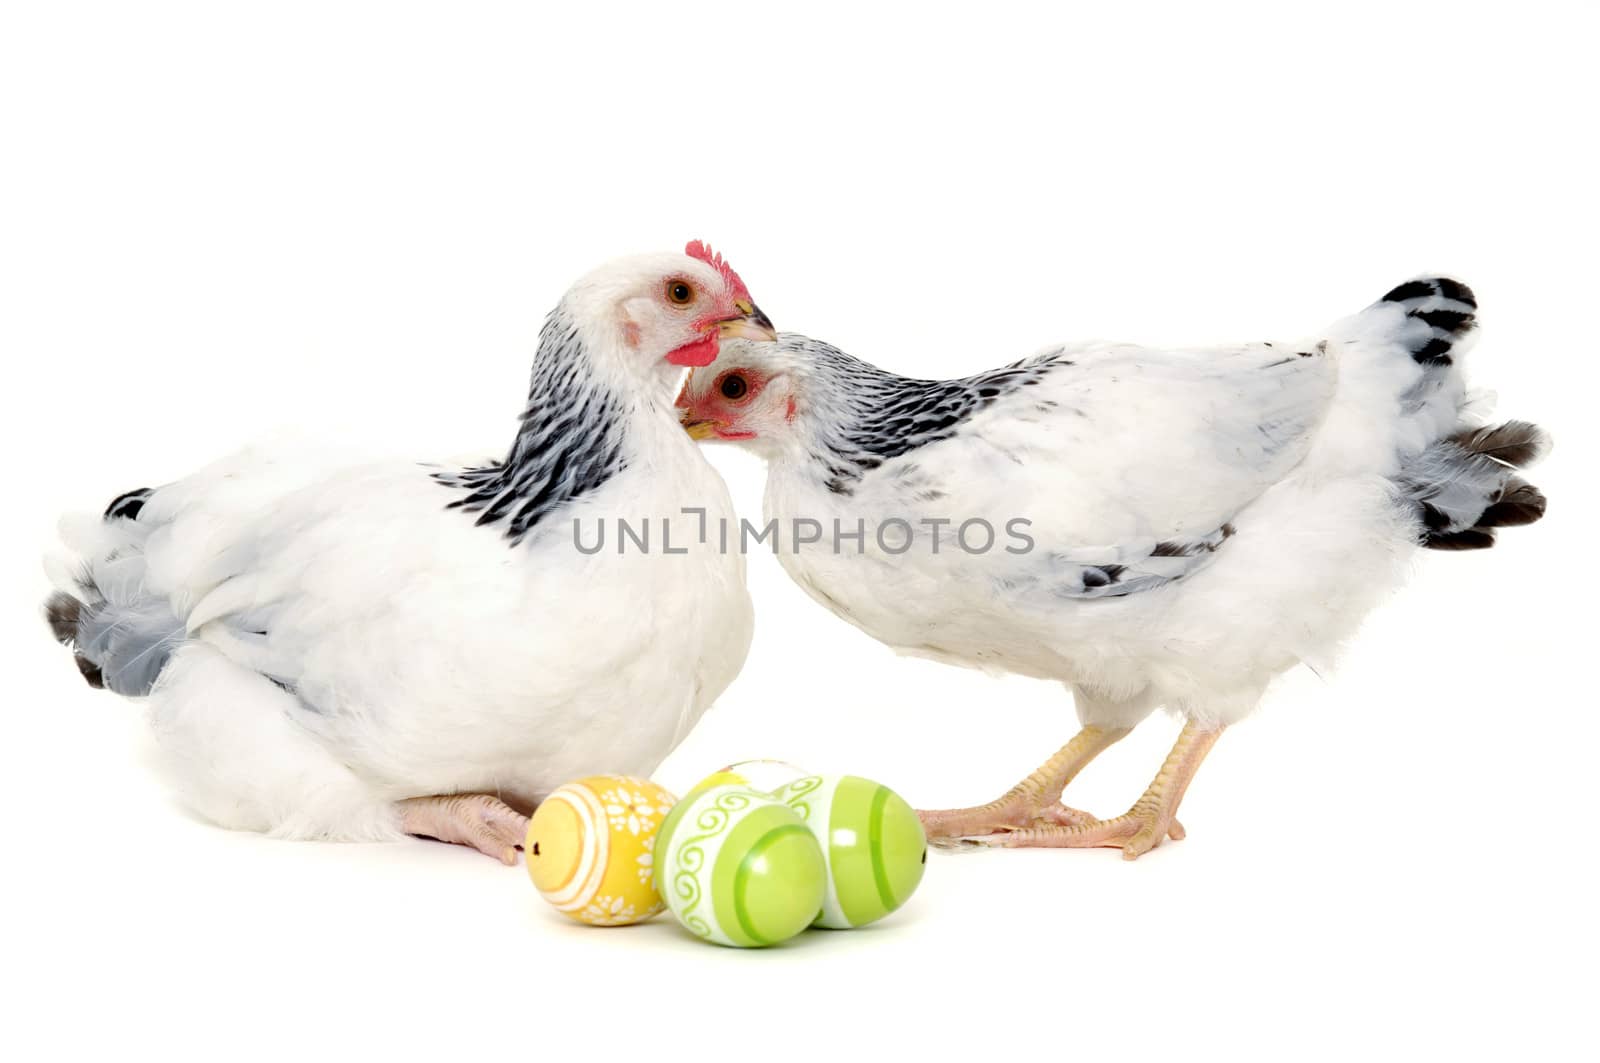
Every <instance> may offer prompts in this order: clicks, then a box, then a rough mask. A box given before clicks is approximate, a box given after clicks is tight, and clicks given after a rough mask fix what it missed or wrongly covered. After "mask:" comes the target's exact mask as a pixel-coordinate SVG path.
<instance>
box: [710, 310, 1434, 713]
mask: <svg viewBox="0 0 1600 1063" xmlns="http://www.w3.org/2000/svg"><path fill="white" fill-rule="evenodd" d="M1437 304H1438V300H1434V302H1433V303H1431V304H1428V303H1425V304H1424V305H1437ZM1449 305H1454V304H1449ZM1419 330H1420V331H1419ZM1427 335H1428V329H1427V326H1426V325H1424V324H1423V323H1422V322H1420V321H1418V320H1415V319H1414V318H1413V317H1409V316H1408V315H1407V312H1406V309H1405V308H1403V307H1401V306H1399V305H1397V304H1394V303H1380V304H1378V305H1376V306H1374V307H1372V308H1370V309H1369V310H1367V311H1365V312H1364V313H1362V314H1358V315H1355V316H1353V317H1351V318H1349V319H1347V320H1346V321H1344V322H1341V323H1340V324H1339V325H1337V326H1335V327H1334V328H1332V329H1331V330H1329V332H1327V333H1326V334H1325V335H1324V336H1323V337H1320V338H1318V339H1313V340H1310V341H1307V342H1306V343H1303V344H1272V345H1269V344H1251V345H1246V346H1241V347H1236V348H1221V349H1213V350H1174V351H1164V350H1147V349H1142V348H1138V347H1132V346H1126V345H1109V344H1090V345H1083V346H1078V347H1068V348H1052V349H1051V350H1050V351H1049V352H1046V353H1045V354H1043V355H1041V356H1039V357H1040V358H1041V359H1044V360H1046V361H1048V360H1050V359H1056V360H1060V359H1065V360H1066V361H1068V362H1070V363H1071V364H1070V366H1069V367H1062V368H1056V369H1052V370H1050V371H1049V372H1048V373H1047V374H1046V375H1044V376H1043V377H1042V378H1041V379H1039V380H1038V381H1036V382H1033V383H1031V384H1030V385H1029V386H1023V387H1018V388H1016V389H1015V390H1012V391H1010V392H1009V393H1007V394H1004V395H1002V396H1001V397H999V398H998V399H996V400H994V401H993V402H992V404H991V405H989V406H988V407H987V408H984V409H981V410H979V411H978V412H976V413H973V414H972V415H971V416H970V417H968V418H967V419H966V420H965V421H964V422H962V423H961V424H960V426H959V428H958V429H956V430H955V431H954V432H953V434H951V435H949V437H948V438H942V439H939V440H938V441H935V442H930V443H927V444H926V445H922V446H919V447H917V448H915V449H912V450H910V451H908V452H906V453H903V454H900V455H899V456H895V457H891V458H889V459H888V460H885V461H882V462H881V463H875V464H873V465H872V466H871V467H870V468H869V470H868V471H865V472H863V473H861V474H860V477H859V479H858V480H856V481H854V482H852V483H850V484H849V485H848V487H849V489H848V490H845V491H840V490H838V488H837V485H832V484H830V482H829V479H830V477H829V475H828V468H827V463H826V462H821V463H819V461H818V460H817V458H816V455H817V454H819V453H825V451H824V450H822V448H821V447H820V446H819V444H818V439H819V438H820V437H819V436H817V435H808V433H807V431H806V429H805V428H803V427H802V428H799V429H797V430H796V431H795V432H794V433H791V434H790V435H789V436H787V437H783V436H782V433H777V434H776V435H777V436H778V437H779V438H777V439H765V440H761V441H758V442H756V443H754V444H752V445H754V446H756V447H757V448H758V449H761V450H762V451H763V453H765V455H766V456H767V457H768V459H769V461H770V471H769V477H768V482H767V490H766V499H765V510H766V515H767V517H768V519H772V518H776V519H777V520H778V521H779V525H780V527H789V526H790V525H791V522H792V521H794V520H795V519H797V518H800V519H812V520H817V521H819V522H820V523H821V524H822V525H823V527H824V528H825V529H828V530H829V532H830V534H831V530H832V527H833V525H834V522H835V521H837V522H838V523H839V525H841V526H842V527H843V528H844V529H845V531H847V532H853V531H854V530H855V529H856V528H857V527H858V522H859V521H861V520H863V519H864V521H865V525H866V528H867V529H868V530H867V534H866V535H865V537H864V545H863V548H862V549H860V550H858V549H857V546H856V542H855V540H847V541H845V543H844V545H843V548H842V549H840V550H837V551H835V550H834V549H833V548H832V544H831V542H830V535H824V541H823V542H822V543H821V544H818V545H817V546H812V547H805V548H800V549H793V550H782V551H780V557H781V560H782V563H783V565H784V567H785V568H786V569H787V570H788V572H789V574H790V575H791V576H792V577H793V579H794V580H795V581H796V582H797V583H799V584H800V585H801V586H802V587H803V588H805V589H806V590H807V591H808V592H809V593H810V594H811V595H812V596H813V597H814V598H816V599H817V600H818V601H820V602H822V603H823V604H824V605H826V606H827V607H828V608H830V609H831V610H833V611H834V612H835V613H837V614H838V615H840V616H841V617H844V618H845V619H847V620H849V621H851V622H852V623H854V624H856V625H857V626H858V627H860V628H862V629H863V630H865V631H866V632H868V633H869V634H871V635H872V636H874V637H875V638H877V639H879V640H881V641H883V642H885V643H887V644H889V645H891V646H893V647H895V648H896V649H898V650H900V651H902V652H906V653H910V654H916V655H922V656H930V657H935V658H938V659H941V660H945V661H949V662H952V663H958V664H964V665H970V666H975V667H980V668H985V669H990V670H995V671H1006V672H1017V673H1022V674H1026V675H1031V676H1037V677H1041V678H1050V679H1057V680H1061V681H1063V682H1065V683H1067V684H1069V685H1070V686H1071V687H1073V688H1074V689H1075V691H1076V693H1077V695H1078V697H1077V701H1078V707H1079V714H1080V716H1081V717H1082V719H1083V722H1084V723H1086V724H1089V723H1092V724H1099V725H1116V726H1131V725H1132V724H1134V723H1136V722H1137V721H1138V720H1139V719H1141V718H1143V717H1144V716H1145V715H1146V714H1148V713H1149V712H1150V711H1151V710H1152V709H1153V708H1154V707H1156V706H1158V705H1164V706H1167V707H1169V708H1171V709H1173V710H1175V711H1177V712H1180V713H1183V714H1185V715H1187V716H1189V717H1191V718H1197V719H1200V720H1202V721H1205V722H1210V723H1220V724H1230V723H1233V722H1235V721H1237V720H1238V719H1240V718H1241V717H1242V716H1244V715H1245V714H1247V713H1248V712H1249V711H1250V710H1251V709H1252V708H1253V707H1254V706H1255V705H1256V704H1257V701H1258V699H1259V698H1260V695H1261V694H1262V692H1263V690H1264V689H1265V687H1266V686H1267V684H1268V683H1269V682H1270V681H1271V680H1272V678H1273V677H1275V676H1276V675H1278V674H1279V673H1281V672H1283V671H1284V670H1286V669H1288V668H1290V667H1291V666H1293V665H1295V664H1296V663H1300V662H1306V663H1311V664H1313V665H1321V664H1323V663H1325V662H1327V660H1328V659H1329V658H1330V656H1331V655H1332V654H1333V652H1334V651H1335V649H1336V648H1337V646H1338V644H1339V642H1340V641H1341V640H1342V639H1344V638H1345V637H1346V636H1348V635H1350V634H1351V633H1352V632H1353V631H1354V629H1355V628H1356V626H1357V624H1358V623H1359V622H1360V620H1361V618H1362V617H1363V616H1364V614H1365V613H1366V612H1367V611H1368V610H1369V609H1370V608H1371V607H1372V606H1373V605H1374V604H1375V603H1376V602H1377V601H1378V600H1379V599H1381V598H1382V597H1383V596H1384V595H1385V594H1387V593H1389V592H1390V591H1391V590H1393V589H1394V588H1395V587H1397V586H1398V585H1399V584H1400V583H1401V582H1402V580H1403V579H1404V576H1405V573H1406V570H1407V561H1408V559H1409V558H1410V557H1411V556H1412V554H1413V551H1414V550H1415V549H1416V546H1417V542H1418V523H1417V514H1416V507H1415V505H1414V504H1413V503H1412V502H1410V501H1408V500H1407V499H1405V498H1403V497H1401V495H1400V492H1399V491H1398V490H1397V488H1396V484H1395V482H1394V477H1395V475H1396V473H1397V472H1398V471H1399V470H1400V468H1401V466H1402V464H1403V463H1404V462H1405V461H1407V460H1408V459H1411V458H1414V457H1415V456H1416V455H1417V454H1419V453H1420V452H1421V451H1422V450H1423V449H1424V448H1425V447H1427V446H1428V445H1429V444H1430V443H1432V442H1433V441H1435V440H1438V439H1440V438H1441V437H1443V436H1445V435H1447V434H1448V433H1449V432H1450V431H1451V430H1452V428H1453V427H1454V426H1455V425H1456V422H1457V417H1458V414H1459V408H1460V406H1461V401H1462V384H1461V379H1460V374H1459V372H1458V371H1457V370H1455V369H1453V368H1451V369H1447V370H1440V369H1438V368H1437V367H1430V366H1425V365H1423V364H1420V363H1419V362H1418V361H1417V360H1414V358H1413V357H1412V351H1413V350H1414V349H1415V348H1416V347H1418V346H1420V344H1421V342H1423V340H1424V339H1425V338H1426V337H1427ZM1419 337H1420V338H1419ZM786 342H787V341H786ZM796 342H799V341H796ZM804 342H810V341H804ZM1463 348H1464V344H1460V343H1458V344H1457V346H1456V353H1457V354H1459V353H1460V352H1461V350H1462V349H1463ZM761 351H762V347H761V346H760V345H743V346H742V347H741V350H740V352H739V353H738V354H737V355H735V356H734V360H733V364H734V365H739V364H743V363H744V362H745V361H748V362H749V363H750V364H752V365H755V366H757V367H759V368H760V369H761V370H762V371H764V372H774V373H781V372H784V371H786V367H787V368H792V367H793V366H795V365H800V364H803V359H800V358H795V357H794V356H793V355H792V354H791V355H790V356H789V358H790V360H789V361H787V362H784V363H781V364H780V363H778V362H777V361H775V360H773V359H772V357H771V356H770V355H765V354H762V353H761ZM1029 364H1030V363H1028V362H1024V363H1021V365H1022V366H1023V367H1026V366H1028V365H1029ZM1446 364H1447V365H1448V362H1447V363H1446ZM794 371H795V372H797V373H799V374H801V375H802V376H804V375H805V374H806V373H807V370H805V369H803V368H802V369H795V370H794ZM800 395H801V399H800V401H801V403H802V405H803V406H804V407H805V408H803V409H802V415H801V417H800V418H799V421H798V422H797V423H798V424H802V425H803V424H806V423H816V422H817V421H818V419H819V418H826V417H827V416H828V414H829V411H828V410H827V409H825V408H822V407H825V406H826V404H827V402H828V399H827V398H826V396H825V395H821V394H819V389H818V388H817V386H816V381H814V380H812V381H809V383H808V385H807V386H806V387H805V388H802V389H801V391H800ZM808 402H809V403H810V405H809V406H805V404H806V403H808ZM791 416H793V415H792V414H791ZM941 518H942V519H946V520H950V521H952V522H953V523H952V524H950V525H949V526H947V527H945V528H943V530H942V535H941V536H940V547H939V551H938V553H934V552H933V551H932V549H931V544H930V542H929V539H928V532H927V530H926V528H925V526H922V525H920V523H919V522H921V521H923V520H926V519H941ZM971 518H981V519H983V520H984V521H986V522H987V523H988V525H989V526H990V527H993V528H994V529H996V531H997V532H998V533H999V539H998V542H997V544H996V545H995V546H994V547H993V548H992V549H989V550H986V551H981V552H968V551H967V550H964V549H963V548H962V547H961V544H960V542H959V540H958V538H957V536H956V532H957V525H959V524H960V523H961V522H963V521H965V520H968V519H971ZM1014 518H1024V519H1026V520H1027V521H1028V522H1029V524H1028V525H1027V527H1026V535H1027V536H1028V537H1030V538H1031V539H1032V540H1033V543H1034V546H1033V548H1032V549H1031V550H1030V551H1028V552H1026V553H1021V554H1017V553H1011V552H1008V551H1007V550H1006V549H1005V548H1004V547H1005V546H1006V545H1007V544H1008V542H1015V540H1010V539H1008V538H1007V535H1006V532H1005V530H1004V529H1006V528H1007V526H1008V522H1010V521H1012V520H1013V519H1014ZM896 519H898V520H904V521H907V522H909V523H911V524H912V525H913V526H914V527H916V528H917V531H918V538H917V540H916V541H915V542H914V544H913V545H912V546H911V548H910V549H907V550H904V551H903V552H886V551H885V550H884V549H883V548H882V544H880V543H879V542H877V541H876V538H875V536H874V534H873V531H872V529H874V528H876V527H879V526H882V525H883V524H884V522H887V521H891V520H896ZM975 527H978V526H975ZM1219 529H1224V530H1221V531H1219ZM1207 536H1210V537H1211V539H1210V541H1211V543H1212V544H1213V545H1214V546H1215V549H1214V551H1213V550H1210V549H1201V550H1196V551H1195V554H1194V556H1192V557H1171V556H1161V553H1160V551H1159V550H1155V551H1154V553H1153V548H1154V547H1155V544H1157V543H1158V542H1167V541H1173V540H1185V539H1188V540H1199V539H1204V538H1205V537H1207ZM1224 538H1225V539H1226V541H1225V542H1222V541H1221V540H1222V539H1224ZM973 539H974V540H976V543H975V544H974V545H979V544H981V543H982V541H983V535H982V534H981V532H975V534H974V535H973ZM890 542H891V547H892V548H894V549H895V550H898V547H899V543H900V540H899V539H896V538H893V537H891V540H890ZM1019 546H1020V544H1019ZM1108 563H1109V564H1113V565H1116V566H1121V567H1123V568H1125V569H1126V571H1125V572H1122V573H1121V574H1120V576H1119V578H1120V579H1121V580H1122V581H1123V583H1124V584H1125V585H1126V584H1128V583H1136V582H1137V581H1139V580H1141V579H1148V581H1149V583H1148V585H1147V589H1142V590H1138V591H1136V592H1133V593H1126V594H1124V595H1122V596H1102V597H1096V596H1094V595H1093V594H1091V593H1090V592H1088V591H1086V590H1085V589H1084V587H1083V586H1082V585H1081V584H1073V583H1072V580H1073V578H1074V577H1073V576H1072V575H1071V574H1072V573H1073V572H1075V571H1076V570H1077V567H1076V566H1077V565H1091V566H1092V565H1104V564H1108ZM1175 576H1176V577H1177V578H1173V577H1175Z"/></svg>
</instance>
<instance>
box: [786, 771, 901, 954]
mask: <svg viewBox="0 0 1600 1063" xmlns="http://www.w3.org/2000/svg"><path fill="white" fill-rule="evenodd" d="M773 796H774V797H776V798H777V799H778V800H780V801H782V802H783V803H784V804H786V805H788V806H789V807H790V808H792V809H794V810H795V812H797V813H798V814H799V815H800V817H801V818H802V819H804V820H805V822H806V826H808V827H810V828H811V833H812V834H813V835H815V836H816V839H817V843H818V844H819V845H820V846H821V847H822V854H823V858H824V860H825V861H826V863H827V868H828V885H827V894H826V896H825V897H824V898H823V903H822V914H820V915H818V916H817V922H816V925H817V926H823V927H828V928H829V929H831V930H847V929H849V928H850V927H855V926H866V925H867V924H868V923H873V922H876V921H877V920H879V919H882V918H883V917H884V916H886V915H888V914H889V913H890V912H892V911H894V910H895V909H896V908H899V907H900V906H901V905H902V904H904V903H906V901H907V900H909V899H910V898H911V894H912V893H914V892H916V889H917V885H918V883H920V882H921V881H922V872H923V869H924V866H925V865H926V864H927V861H928V839H927V836H926V835H925V834H923V832H922V821H921V820H919V819H918V818H917V814H916V812H914V811H913V810H912V808H911V806H910V805H908V804H906V803H905V801H904V800H903V799H901V797H900V795H898V794H896V793H895V792H894V791H893V790H891V789H889V788H888V787H887V786H883V785H881V784H879V783H875V782H873V781H872V780H871V779H863V778H861V777H860V776H857V775H808V776H806V777H805V778H803V779H796V780H795V781H794V782H791V783H787V784H785V785H783V786H780V787H779V788H778V789H777V790H775V791H773Z"/></svg>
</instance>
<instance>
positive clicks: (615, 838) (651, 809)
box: [523, 775, 677, 926]
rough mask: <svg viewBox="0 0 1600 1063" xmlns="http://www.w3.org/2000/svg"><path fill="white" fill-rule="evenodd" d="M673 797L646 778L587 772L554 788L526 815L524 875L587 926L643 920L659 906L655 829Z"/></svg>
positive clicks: (546, 897) (564, 912) (662, 905)
mask: <svg viewBox="0 0 1600 1063" xmlns="http://www.w3.org/2000/svg"><path fill="white" fill-rule="evenodd" d="M676 803H677V798H675V797H673V796H672V795H671V794H670V793H668V792H667V791H666V790H663V789H662V788H661V787H659V786H657V785H656V784H655V783H653V782H651V781H650V780H649V779H637V778H633V777H630V776H626V775H592V776H590V777H589V778H586V779H579V780H578V781H576V782H569V783H567V784H566V785H565V786H562V787H560V788H559V789H557V790H556V791H555V792H553V793H552V794H551V795H550V796H549V797H546V798H545V799H544V802H543V803H542V804H540V805H539V807H538V809H537V810H536V811H535V812H534V814H533V818H532V819H531V820H529V821H528V837H527V841H526V843H525V844H524V846H523V848H524V853H525V856H526V859H527V864H528V877H530V878H532V879H533V885H534V888H535V889H537V890H538V891H539V895H540V896H541V897H543V898H544V899H545V900H547V901H549V902H550V903H551V904H552V905H554V906H555V909H556V911H558V912H560V913H561V914H562V915H565V916H567V917H569V918H571V919H576V920H577V921H578V922H580V923H587V924H589V925H590V926H626V925H627V924H629V923H641V922H643V921H644V920H646V919H649V918H650V917H651V916H653V915H655V914H656V913H657V912H659V911H661V910H662V908H664V907H665V905H664V904H663V903H662V900H661V895H660V894H659V893H657V892H656V884H655V866H654V859H655V853H654V850H655V841H656V832H657V831H658V830H659V829H660V827H661V821H662V820H663V819H664V818H665V817H666V814H667V810H668V809H670V808H671V807H672V806H673V805H674V804H676Z"/></svg>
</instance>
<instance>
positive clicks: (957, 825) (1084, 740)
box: [917, 726, 1128, 845]
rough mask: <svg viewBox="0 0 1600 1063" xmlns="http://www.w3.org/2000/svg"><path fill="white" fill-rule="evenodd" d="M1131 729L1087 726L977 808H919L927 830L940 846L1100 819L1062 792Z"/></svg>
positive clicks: (1082, 824) (1080, 823)
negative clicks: (1063, 796)
mask: <svg viewBox="0 0 1600 1063" xmlns="http://www.w3.org/2000/svg"><path fill="white" fill-rule="evenodd" d="M1127 733H1128V731H1127V729H1126V728H1107V727H1092V726H1091V727H1085V728H1084V729H1083V730H1081V731H1079V732H1078V733H1077V734H1076V735H1075V736H1074V737H1073V739H1072V741H1070V742H1068V743H1067V744H1066V745H1064V746H1062V747H1061V749H1060V750H1059V751H1058V752H1057V753H1056V755H1055V756H1053V757H1051V758H1050V759H1049V760H1047V761H1045V762H1044V764H1042V765H1040V767H1039V770H1038V771H1036V772H1034V773H1033V774H1032V775H1030V776H1028V777H1027V778H1026V779H1024V780H1022V781H1021V782H1020V783H1018V784H1017V785H1015V786H1013V787H1012V788H1011V789H1010V790H1009V791H1007V792H1006V794H1005V796H1003V797H1001V798H1000V799H999V800H996V801H991V802H989V803H988V804H986V805H979V806H978V807H976V808H954V809H944V810H941V811H937V812H918V813H917V815H918V816H919V817H921V819H922V829H923V830H924V831H926V832H927V834H928V839H929V840H930V841H931V842H933V844H935V845H939V844H941V843H944V842H951V843H954V844H957V845H959V844H961V839H964V838H970V837H972V836H974V835H989V834H995V833H997V832H1009V831H1017V830H1024V829H1043V828H1049V827H1079V826H1084V825H1086V824H1090V823H1096V822H1098V820H1096V819H1095V817H1094V816H1091V815H1090V814H1089V813H1087V812H1079V811H1078V810H1077V809H1075V808H1068V807H1067V806H1066V805H1063V804H1062V803H1061V791H1062V790H1064V789H1065V788H1066V786H1067V784H1068V783H1069V782H1071V781H1072V779H1073V777H1074V776H1076V775H1077V774H1078V772H1080V771H1082V770H1083V767H1084V765H1086V764H1088V763H1089V762H1090V761H1091V760H1093V759H1094V758H1095V757H1096V756H1098V755H1099V754H1100V753H1101V752H1102V751H1104V750H1105V749H1106V747H1107V746H1110V745H1111V744H1112V743H1114V742H1116V741H1117V740H1118V739H1120V738H1122V737H1123V736H1124V735H1126V734H1127Z"/></svg>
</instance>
